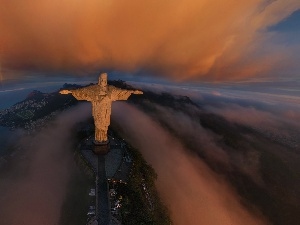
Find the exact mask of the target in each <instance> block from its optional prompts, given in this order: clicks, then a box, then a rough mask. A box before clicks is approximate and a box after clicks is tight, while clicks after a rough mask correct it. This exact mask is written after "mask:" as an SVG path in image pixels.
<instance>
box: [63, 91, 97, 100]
mask: <svg viewBox="0 0 300 225" xmlns="http://www.w3.org/2000/svg"><path fill="white" fill-rule="evenodd" d="M90 92H91V91H89V88H79V89H75V90H61V91H60V92H59V93H60V94H63V95H67V94H72V95H73V96H74V97H75V98H76V99H77V100H86V101H92V98H91V93H90Z"/></svg>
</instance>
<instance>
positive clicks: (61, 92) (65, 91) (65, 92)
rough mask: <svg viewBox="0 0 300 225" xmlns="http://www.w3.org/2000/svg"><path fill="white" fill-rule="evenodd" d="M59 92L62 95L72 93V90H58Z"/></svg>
mask: <svg viewBox="0 0 300 225" xmlns="http://www.w3.org/2000/svg"><path fill="white" fill-rule="evenodd" d="M59 94H62V95H67V94H72V91H70V90H61V91H60V92H59Z"/></svg>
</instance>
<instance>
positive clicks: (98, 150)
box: [93, 140, 110, 155]
mask: <svg viewBox="0 0 300 225" xmlns="http://www.w3.org/2000/svg"><path fill="white" fill-rule="evenodd" d="M109 148H110V145H109V140H107V141H104V142H98V141H93V152H94V153H95V154H96V155H105V154H106V153H108V151H109Z"/></svg>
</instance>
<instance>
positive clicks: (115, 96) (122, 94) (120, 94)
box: [111, 88, 143, 101]
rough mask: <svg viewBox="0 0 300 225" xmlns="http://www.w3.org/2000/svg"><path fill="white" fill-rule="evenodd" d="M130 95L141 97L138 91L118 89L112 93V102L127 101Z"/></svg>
mask: <svg viewBox="0 0 300 225" xmlns="http://www.w3.org/2000/svg"><path fill="white" fill-rule="evenodd" d="M131 94H136V95H141V94H143V92H142V91H139V90H135V91H133V90H126V89H119V88H115V89H113V91H112V95H111V96H112V100H113V101H118V100H127V99H128V98H129V96H130V95H131Z"/></svg>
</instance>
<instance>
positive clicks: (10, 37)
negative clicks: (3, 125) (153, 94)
mask: <svg viewBox="0 0 300 225" xmlns="http://www.w3.org/2000/svg"><path fill="white" fill-rule="evenodd" d="M0 4H1V8H0V30H1V35H0V64H1V68H2V71H1V73H0V74H1V75H0V78H1V79H8V78H9V76H14V75H16V74H18V72H16V70H31V71H47V72H49V71H62V70H64V71H72V72H76V73H79V74H86V73H88V72H90V71H99V70H119V71H129V72H132V73H139V72H143V73H147V74H156V75H158V74H160V75H164V76H168V77H172V78H175V79H177V80H182V79H194V78H197V79H198V78H201V79H232V78H242V77H248V76H254V75H257V74H263V75H266V74H274V73H277V74H278V73H279V74H281V75H282V74H283V73H284V74H286V73H288V74H293V73H294V72H295V71H296V69H299V65H297V63H296V62H297V60H299V56H298V54H297V52H299V46H298V45H295V46H293V45H282V44H281V43H282V42H284V40H285V38H286V37H285V35H288V34H279V33H277V32H276V31H274V30H273V31H272V32H271V31H268V28H269V27H270V26H272V25H275V24H277V23H278V22H280V21H282V20H284V19H285V18H287V17H288V16H290V15H291V14H292V13H293V12H295V11H296V10H299V9H300V3H299V1H297V0H277V1H270V0H261V1H259V0H247V1H243V2H241V1H238V0H230V1H228V0H226V1H225V0H223V1H219V2H218V3H216V2H213V1H209V0H201V1H194V0H186V1H184V2H182V1H179V0H175V1H163V2H162V1H156V0H155V1H144V2H143V3H141V2H140V1H137V0H133V1H130V2H120V1H116V0H111V1H106V0H100V1H99V0H91V1H82V0H77V1H67V0H64V1H58V0H51V1H50V0H44V1H38V0H33V1H28V0H26V1H20V0H19V1H6V0H1V1H0ZM11 71H13V72H11ZM36 75H37V74H36Z"/></svg>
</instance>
